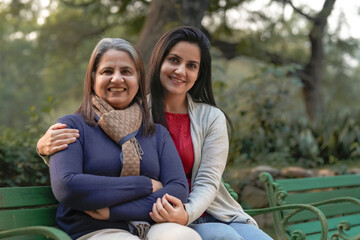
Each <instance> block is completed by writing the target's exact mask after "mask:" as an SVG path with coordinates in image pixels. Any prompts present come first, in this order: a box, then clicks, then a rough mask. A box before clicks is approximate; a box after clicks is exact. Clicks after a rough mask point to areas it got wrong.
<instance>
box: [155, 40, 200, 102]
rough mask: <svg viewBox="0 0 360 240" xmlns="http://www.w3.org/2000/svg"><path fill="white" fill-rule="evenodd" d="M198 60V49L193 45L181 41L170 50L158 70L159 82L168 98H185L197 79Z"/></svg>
mask: <svg viewBox="0 0 360 240" xmlns="http://www.w3.org/2000/svg"><path fill="white" fill-rule="evenodd" d="M200 60H201V54H200V48H199V46H198V45H196V44H195V43H190V42H185V41H181V42H178V43H177V44H176V45H175V46H174V47H173V48H172V49H171V50H170V52H169V54H168V55H167V56H166V57H165V59H164V62H163V63H162V65H161V69H160V82H161V84H162V86H163V87H164V89H165V93H166V95H167V96H168V97H169V96H171V95H181V96H184V97H185V96H186V93H187V92H188V91H189V90H190V89H191V88H192V86H193V85H194V83H195V81H196V79H197V77H198V74H199V68H200Z"/></svg>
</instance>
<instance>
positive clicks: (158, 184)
mask: <svg viewBox="0 0 360 240" xmlns="http://www.w3.org/2000/svg"><path fill="white" fill-rule="evenodd" d="M151 182H152V187H153V193H154V192H156V191H157V190H160V189H162V188H163V187H164V186H163V185H162V183H161V182H160V181H158V180H154V179H151Z"/></svg>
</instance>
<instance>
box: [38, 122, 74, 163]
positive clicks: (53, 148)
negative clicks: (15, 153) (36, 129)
mask: <svg viewBox="0 0 360 240" xmlns="http://www.w3.org/2000/svg"><path fill="white" fill-rule="evenodd" d="M79 136H80V135H79V130H78V129H70V128H66V124H62V123H56V124H54V125H51V126H50V127H49V129H48V130H47V131H46V133H45V135H44V136H42V137H41V138H40V139H39V141H38V142H37V145H36V147H37V149H38V151H39V153H40V154H41V155H47V156H49V155H52V154H54V153H56V152H58V151H61V150H64V149H65V148H67V147H68V144H70V143H73V142H75V141H76V139H77V138H78V137H79Z"/></svg>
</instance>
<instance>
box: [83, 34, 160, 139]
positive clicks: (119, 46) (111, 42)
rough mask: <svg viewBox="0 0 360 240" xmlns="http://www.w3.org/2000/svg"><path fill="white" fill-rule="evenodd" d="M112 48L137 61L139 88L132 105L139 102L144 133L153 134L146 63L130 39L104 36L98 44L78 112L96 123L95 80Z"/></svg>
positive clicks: (87, 120)
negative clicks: (92, 99) (147, 91)
mask: <svg viewBox="0 0 360 240" xmlns="http://www.w3.org/2000/svg"><path fill="white" fill-rule="evenodd" d="M110 49H115V50H119V51H123V52H126V53H127V54H128V55H129V56H130V58H131V59H132V60H133V61H134V63H135V66H136V71H137V75H138V84H139V89H138V91H137V93H136V95H135V97H134V99H133V100H132V102H131V103H130V105H131V104H133V103H137V104H139V106H140V108H141V112H142V115H143V119H142V126H143V134H144V135H148V134H152V133H153V132H154V131H155V126H154V124H153V123H152V121H151V120H150V111H149V107H148V104H147V101H146V87H145V70H144V64H143V61H142V58H141V56H140V54H139V52H138V51H137V50H136V49H135V47H134V46H132V45H131V44H130V43H129V42H128V41H126V40H124V39H121V38H103V39H101V40H100V41H99V42H98V43H97V44H96V46H95V48H94V50H93V52H92V54H91V57H90V60H89V63H88V67H87V70H86V73H85V80H84V95H83V101H82V103H81V106H80V107H79V109H78V110H77V112H78V113H80V114H81V115H82V116H83V118H84V119H85V121H86V122H87V123H89V124H91V125H94V124H95V123H96V122H95V119H94V116H95V112H94V110H93V108H92V103H91V97H92V96H93V95H95V91H94V88H93V86H94V81H95V73H96V70H97V68H98V65H99V62H100V60H101V58H102V56H103V55H104V53H105V52H106V51H108V50H110Z"/></svg>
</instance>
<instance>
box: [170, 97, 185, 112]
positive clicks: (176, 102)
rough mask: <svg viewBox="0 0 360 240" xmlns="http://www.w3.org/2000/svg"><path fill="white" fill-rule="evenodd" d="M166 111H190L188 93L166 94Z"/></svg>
mask: <svg viewBox="0 0 360 240" xmlns="http://www.w3.org/2000/svg"><path fill="white" fill-rule="evenodd" d="M164 111H166V112H170V113H188V103H187V99H186V95H167V96H165V100H164Z"/></svg>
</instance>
